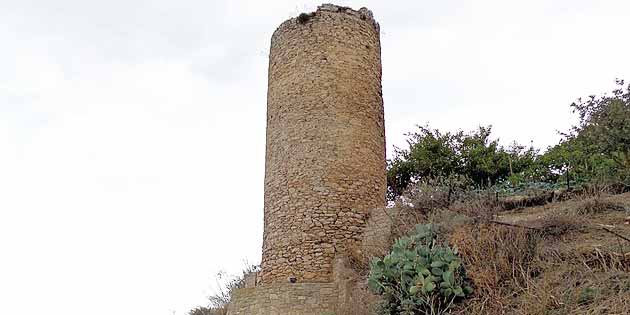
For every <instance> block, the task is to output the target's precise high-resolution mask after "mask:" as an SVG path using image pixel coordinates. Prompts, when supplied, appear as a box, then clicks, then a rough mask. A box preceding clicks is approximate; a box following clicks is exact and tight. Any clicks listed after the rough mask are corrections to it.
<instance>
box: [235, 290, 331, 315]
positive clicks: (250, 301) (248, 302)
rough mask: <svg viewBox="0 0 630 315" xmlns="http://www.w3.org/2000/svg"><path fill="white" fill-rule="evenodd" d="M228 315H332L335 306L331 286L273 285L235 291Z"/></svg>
mask: <svg viewBox="0 0 630 315" xmlns="http://www.w3.org/2000/svg"><path fill="white" fill-rule="evenodd" d="M232 301H233V302H232V303H230V305H229V306H228V308H229V309H228V314H230V315H334V314H336V309H337V304H338V293H337V285H336V284H333V283H295V284H293V283H277V284H271V285H264V286H258V287H255V288H244V289H238V290H236V291H235V292H234V295H233V296H232Z"/></svg>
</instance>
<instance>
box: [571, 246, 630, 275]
mask: <svg viewBox="0 0 630 315" xmlns="http://www.w3.org/2000/svg"><path fill="white" fill-rule="evenodd" d="M578 255H579V258H580V260H581V261H582V264H584V265H585V266H587V267H589V269H591V270H596V271H604V272H611V271H621V272H630V252H627V253H620V252H618V251H615V250H611V249H607V248H597V247H596V248H593V249H592V250H589V251H583V252H580V253H578Z"/></svg>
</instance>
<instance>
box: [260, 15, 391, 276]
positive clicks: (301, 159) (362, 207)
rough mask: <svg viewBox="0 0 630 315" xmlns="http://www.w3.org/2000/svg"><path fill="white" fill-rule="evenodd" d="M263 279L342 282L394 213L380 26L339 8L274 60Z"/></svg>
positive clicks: (292, 29)
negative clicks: (348, 261) (354, 250)
mask: <svg viewBox="0 0 630 315" xmlns="http://www.w3.org/2000/svg"><path fill="white" fill-rule="evenodd" d="M268 84H269V86H268V96H267V151H266V166H265V222H264V238H263V257H262V273H261V281H262V283H263V284H270V283H286V282H287V279H288V278H295V280H296V281H297V282H298V283H301V282H330V281H332V277H333V273H332V269H333V259H334V257H335V253H336V252H341V251H343V248H344V247H346V246H351V245H360V243H361V234H362V232H363V228H364V226H365V220H366V217H367V214H368V211H369V209H373V208H377V207H384V206H385V202H386V201H385V190H386V178H385V127H384V117H383V98H382V92H381V54H380V39H379V26H378V24H377V23H376V22H375V21H374V19H373V17H372V13H371V12H370V11H369V10H367V9H365V8H363V9H361V10H358V11H355V10H351V9H349V8H344V7H338V6H334V5H323V6H320V7H319V8H318V9H317V11H316V12H314V13H311V14H303V15H300V16H299V17H297V18H293V19H290V20H288V21H286V22H284V23H283V24H281V25H280V27H279V28H278V29H277V30H276V31H275V33H274V34H273V36H272V40H271V51H270V57H269V83H268Z"/></svg>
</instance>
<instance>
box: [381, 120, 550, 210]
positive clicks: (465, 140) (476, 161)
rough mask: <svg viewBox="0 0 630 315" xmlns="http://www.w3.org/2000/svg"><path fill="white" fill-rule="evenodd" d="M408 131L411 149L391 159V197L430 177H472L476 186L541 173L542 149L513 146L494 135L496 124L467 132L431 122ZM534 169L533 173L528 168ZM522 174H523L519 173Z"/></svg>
mask: <svg viewBox="0 0 630 315" xmlns="http://www.w3.org/2000/svg"><path fill="white" fill-rule="evenodd" d="M418 129H419V130H418V131H417V132H415V133H410V134H408V137H409V138H408V140H407V143H408V144H409V149H407V150H401V149H399V148H396V151H395V153H394V158H393V159H392V160H390V161H388V171H387V183H388V197H389V198H390V199H391V200H393V199H394V198H395V197H397V196H400V195H401V194H402V193H403V192H404V191H405V189H407V187H408V186H409V184H410V183H412V182H414V181H417V180H422V181H428V180H433V179H436V178H440V177H446V178H448V177H452V176H453V175H457V176H463V177H466V178H469V179H470V180H471V182H472V185H473V186H476V187H478V188H479V187H488V186H491V185H494V184H496V183H497V182H500V181H503V180H507V179H509V178H510V176H512V177H511V179H512V180H519V181H522V180H524V179H525V178H532V177H540V173H541V172H540V171H536V168H535V167H534V166H535V165H537V164H536V163H537V161H536V159H537V157H538V150H536V149H534V148H533V147H530V148H525V147H524V146H520V145H518V144H516V143H515V144H513V145H512V146H511V147H509V148H504V147H503V146H501V145H499V142H498V139H491V137H490V135H491V133H492V127H491V126H487V127H479V129H478V130H476V131H473V132H470V133H464V132H463V131H461V130H460V131H458V132H456V133H449V132H447V133H442V132H440V131H439V130H437V129H431V128H429V127H428V126H418ZM526 170H530V171H529V173H527V172H525V171H526ZM517 174H518V176H520V177H517Z"/></svg>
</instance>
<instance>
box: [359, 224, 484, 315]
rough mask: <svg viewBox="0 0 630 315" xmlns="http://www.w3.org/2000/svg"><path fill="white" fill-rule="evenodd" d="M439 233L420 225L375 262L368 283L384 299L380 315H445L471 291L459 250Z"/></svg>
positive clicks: (430, 227) (429, 227)
mask: <svg viewBox="0 0 630 315" xmlns="http://www.w3.org/2000/svg"><path fill="white" fill-rule="evenodd" d="M436 236H437V233H436V229H435V227H434V226H433V225H432V224H419V225H417V226H416V231H415V233H414V234H413V235H410V236H407V237H401V238H399V239H398V240H397V241H396V242H395V243H394V245H393V247H392V251H391V253H389V254H388V255H387V256H385V257H384V258H382V259H381V258H375V259H374V260H373V261H372V263H371V270H370V275H369V278H368V285H369V286H370V289H372V291H373V292H374V293H376V294H378V295H381V296H382V297H383V299H384V302H383V304H382V305H381V309H380V311H379V313H380V314H382V315H394V314H396V315H398V314H402V315H413V314H444V313H446V312H447V311H448V310H449V309H450V307H451V306H452V305H453V303H454V302H455V301H456V300H458V299H461V298H464V297H466V296H469V295H470V294H471V293H472V288H471V287H470V286H469V285H468V281H467V280H466V273H465V270H464V268H463V266H462V263H461V260H460V258H459V257H458V253H457V249H451V248H450V247H449V246H448V245H447V244H440V243H438V241H437V237H436Z"/></svg>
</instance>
